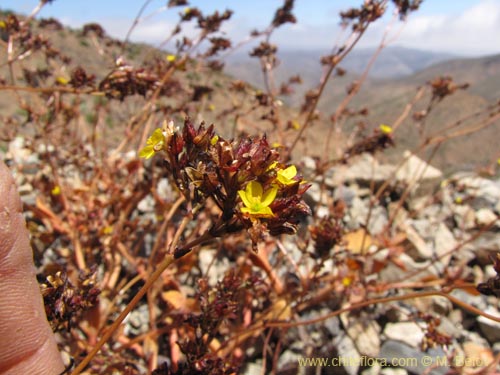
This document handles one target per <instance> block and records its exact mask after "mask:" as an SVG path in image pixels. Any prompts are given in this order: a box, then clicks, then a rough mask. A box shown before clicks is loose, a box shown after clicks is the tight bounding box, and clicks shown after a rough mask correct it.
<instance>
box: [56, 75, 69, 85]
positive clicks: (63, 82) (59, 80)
mask: <svg viewBox="0 0 500 375" xmlns="http://www.w3.org/2000/svg"><path fill="white" fill-rule="evenodd" d="M56 82H57V83H59V84H61V85H67V84H68V83H69V80H68V79H67V78H64V77H62V76H59V77H57V78H56Z"/></svg>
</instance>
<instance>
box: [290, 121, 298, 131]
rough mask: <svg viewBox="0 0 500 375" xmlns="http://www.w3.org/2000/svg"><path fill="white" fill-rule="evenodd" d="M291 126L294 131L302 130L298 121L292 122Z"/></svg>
mask: <svg viewBox="0 0 500 375" xmlns="http://www.w3.org/2000/svg"><path fill="white" fill-rule="evenodd" d="M291 126H292V129H294V130H299V129H300V124H299V122H298V121H297V120H293V121H292V122H291Z"/></svg>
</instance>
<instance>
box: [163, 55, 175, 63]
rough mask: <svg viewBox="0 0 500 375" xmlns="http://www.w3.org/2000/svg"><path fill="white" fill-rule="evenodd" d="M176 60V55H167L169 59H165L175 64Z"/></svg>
mask: <svg viewBox="0 0 500 375" xmlns="http://www.w3.org/2000/svg"><path fill="white" fill-rule="evenodd" d="M176 58H177V56H175V55H167V57H165V59H167V61H168V62H174V61H175V59H176Z"/></svg>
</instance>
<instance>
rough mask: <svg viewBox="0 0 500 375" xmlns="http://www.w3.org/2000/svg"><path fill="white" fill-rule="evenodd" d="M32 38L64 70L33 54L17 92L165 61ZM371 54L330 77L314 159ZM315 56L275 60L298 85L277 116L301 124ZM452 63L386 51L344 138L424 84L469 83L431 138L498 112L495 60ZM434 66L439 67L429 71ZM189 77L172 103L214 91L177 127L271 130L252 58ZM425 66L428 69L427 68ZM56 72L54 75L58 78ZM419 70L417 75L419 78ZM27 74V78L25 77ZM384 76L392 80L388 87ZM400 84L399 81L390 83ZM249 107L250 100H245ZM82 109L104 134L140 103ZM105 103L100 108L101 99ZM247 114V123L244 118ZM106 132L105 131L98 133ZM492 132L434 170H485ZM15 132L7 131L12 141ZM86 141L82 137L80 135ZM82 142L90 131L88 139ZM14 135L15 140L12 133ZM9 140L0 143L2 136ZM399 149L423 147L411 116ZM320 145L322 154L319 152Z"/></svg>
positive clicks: (315, 73) (52, 32) (148, 53)
mask: <svg viewBox="0 0 500 375" xmlns="http://www.w3.org/2000/svg"><path fill="white" fill-rule="evenodd" d="M33 28H34V31H35V33H39V34H40V35H42V36H44V37H46V38H48V39H50V41H51V43H52V46H53V47H54V49H56V50H59V51H63V52H64V55H66V56H67V57H68V58H69V59H70V62H69V64H65V65H62V68H61V66H57V65H54V64H51V63H49V64H47V62H46V61H45V60H44V58H43V56H38V55H35V56H33V57H31V58H30V59H29V61H27V62H25V63H23V69H24V70H20V69H19V65H16V66H15V67H14V70H13V73H14V77H13V79H14V80H15V82H16V83H17V84H19V85H23V84H27V82H28V81H27V79H29V75H30V74H31V75H33V72H36V71H37V69H38V70H40V69H41V71H43V69H48V70H52V73H53V75H54V76H55V77H58V76H59V77H63V78H66V79H67V78H69V76H70V74H71V71H72V70H73V69H75V68H76V67H78V66H85V67H86V69H87V72H88V73H89V74H91V75H95V80H96V82H99V81H100V80H102V79H104V78H105V77H106V76H107V75H108V74H110V73H111V72H112V71H113V69H114V67H115V62H116V61H115V60H116V58H117V57H118V56H122V57H123V59H124V61H125V62H126V64H128V65H129V66H131V67H132V68H133V69H143V68H144V69H145V70H146V71H154V69H158V68H157V67H156V68H155V64H157V65H158V63H159V62H162V61H163V62H164V61H165V56H166V52H163V51H158V50H155V49H154V48H152V47H150V46H148V45H145V44H135V43H130V44H127V45H126V46H125V47H124V46H122V44H121V43H120V42H119V41H117V40H113V39H112V38H109V37H107V36H106V35H105V34H104V35H103V36H102V37H96V35H95V34H92V33H90V34H89V35H85V36H84V35H83V33H82V30H72V29H68V28H60V27H55V26H54V25H52V26H50V25H49V26H45V27H40V26H39V25H37V24H36V23H35V24H34V25H33ZM372 52H373V51H372V50H360V51H356V50H355V51H354V52H353V53H352V55H349V57H348V58H347V59H346V60H345V61H344V62H343V63H342V64H341V66H342V67H344V68H346V69H347V73H346V74H345V75H344V76H342V77H334V78H333V79H332V80H331V82H330V83H329V85H328V86H327V89H326V90H325V92H324V94H323V97H322V99H321V101H320V103H319V109H320V110H321V111H322V113H323V114H322V116H321V117H320V121H319V122H318V123H317V124H316V125H315V127H314V128H313V129H312V130H311V131H309V132H308V133H306V135H307V143H306V146H305V147H306V148H311V149H312V150H313V152H318V153H320V154H321V152H322V151H321V150H323V147H321V146H322V145H323V144H324V142H325V134H326V133H327V132H328V127H329V125H328V123H329V121H328V118H329V116H330V115H331V114H332V113H333V112H334V111H335V110H336V108H337V106H338V104H339V103H340V102H341V100H342V99H343V98H344V97H345V93H346V87H348V85H349V84H351V83H352V82H353V81H354V80H356V79H357V78H358V77H359V72H360V71H361V70H362V68H363V66H364V65H365V64H366V62H367V60H368V59H369V57H370V56H371V53H372ZM2 53H4V51H3V50H2V51H1V52H0V60H1V61H2V62H5V61H6V56H5V55H1V54H2ZM319 55H320V52H319V51H309V52H307V53H302V52H297V51H280V52H279V55H278V57H279V58H280V64H279V66H278V68H277V70H276V71H275V73H274V76H273V78H274V81H275V85H276V87H278V86H279V83H280V82H282V81H284V80H286V79H288V78H289V77H290V76H292V75H295V74H299V73H300V75H301V77H302V80H303V83H302V84H301V85H297V86H294V90H295V93H294V94H293V95H291V96H290V97H283V98H282V100H283V102H284V103H285V107H282V111H284V113H287V117H288V118H299V117H298V110H297V108H299V107H300V105H301V103H302V100H303V99H302V98H303V95H304V94H305V92H306V91H307V90H308V89H310V88H311V87H314V84H315V83H316V82H318V77H319V75H320V74H321V65H320V64H319V61H318V56H319ZM449 58H451V56H450V55H447V54H436V53H429V52H425V51H418V50H411V49H404V48H395V47H394V48H387V49H386V50H384V51H383V52H382V53H381V55H380V56H379V59H378V61H377V62H376V63H375V65H374V66H373V68H372V71H371V75H370V78H369V79H368V80H367V81H366V82H365V83H364V85H363V86H362V89H361V90H360V92H359V94H358V95H357V96H356V97H355V98H354V100H353V101H352V102H351V103H350V104H349V108H350V109H356V108H358V109H359V108H364V107H366V108H368V110H369V112H368V116H367V117H366V118H363V119H360V118H357V119H355V120H348V121H347V122H346V123H345V124H344V125H343V127H344V129H345V130H346V131H347V132H346V134H347V136H349V133H350V131H351V129H352V127H353V126H354V125H355V124H356V123H358V122H359V121H362V122H363V123H364V124H366V126H367V127H368V128H369V129H370V128H373V127H377V126H378V124H380V123H392V122H393V121H395V120H396V118H397V117H398V116H399V115H400V114H401V112H402V111H403V109H404V107H405V105H406V104H407V103H408V101H409V100H411V99H412V97H413V95H414V94H415V92H416V88H417V87H418V86H421V85H424V84H426V82H428V81H430V80H431V79H433V78H434V77H436V76H439V75H451V76H453V78H454V80H455V82H457V83H463V82H468V83H470V85H471V86H470V87H469V89H468V90H466V91H459V92H457V93H456V94H455V95H454V96H453V97H451V98H446V99H445V100H443V102H442V103H440V104H439V106H437V107H436V109H435V110H434V111H433V112H432V113H431V115H430V116H429V118H428V119H427V124H426V128H427V129H440V128H442V127H444V126H447V125H449V124H450V123H452V122H454V121H457V120H459V119H460V118H463V117H465V116H467V115H468V114H470V113H472V112H474V111H477V110H478V109H480V108H483V107H485V106H487V105H488V104H491V103H495V101H496V100H498V98H499V96H500V74H498V73H499V72H500V56H490V57H483V58H476V59H462V58H460V59H453V60H447V61H446V62H439V61H443V60H446V59H449ZM434 62H438V63H437V64H434V65H430V64H432V63H434ZM189 64H190V73H185V72H183V71H178V72H176V74H175V79H174V81H173V83H172V85H170V87H171V88H172V90H173V92H175V94H176V95H177V99H175V102H176V103H178V102H179V101H181V102H182V101H186V100H187V99H188V98H190V97H193V95H195V92H196V90H198V89H199V88H203V87H215V88H216V89H215V90H209V91H208V92H207V93H206V94H203V95H202V96H201V97H200V98H199V100H198V102H197V103H196V104H195V105H193V103H191V104H189V105H187V106H186V107H185V109H184V110H183V112H182V113H183V114H182V115H179V114H175V116H174V119H176V120H179V121H180V120H181V119H182V117H183V116H184V115H185V114H189V115H190V116H191V117H194V118H196V119H198V120H206V121H207V122H209V123H210V122H215V123H216V124H217V126H218V128H219V129H220V130H219V131H221V132H222V133H223V134H232V133H233V132H234V129H239V130H244V131H246V132H249V133H262V132H264V131H266V130H268V129H269V122H268V121H266V120H264V121H263V120H262V119H263V118H266V116H267V115H268V114H267V112H266V110H265V108H264V109H263V108H261V107H260V106H259V105H258V100H256V99H255V96H254V95H255V90H254V89H252V86H254V87H257V88H259V87H260V88H261V87H262V86H263V84H262V82H263V81H262V73H261V71H260V67H259V63H258V60H256V59H250V58H249V57H248V55H247V54H245V55H244V56H243V55H242V54H241V53H240V54H235V55H234V56H233V55H229V57H228V58H227V59H226V60H225V64H226V65H225V69H224V72H217V71H212V70H210V69H206V68H204V67H203V66H201V65H199V64H198V63H197V62H196V61H190V62H189ZM429 65H430V66H429ZM54 69H56V70H54ZM417 70H418V71H417ZM29 72H31V73H29ZM0 77H3V78H4V79H5V80H6V81H7V82H8V81H10V80H11V77H10V73H9V72H8V66H7V65H6V64H3V65H2V67H1V68H0ZM383 77H393V78H391V79H386V78H383ZM394 77H398V78H394ZM234 79H238V80H246V81H247V82H249V85H247V86H246V87H247V88H246V89H244V90H243V91H242V92H240V93H236V92H235V91H234V90H233V89H232V82H233V80H234ZM53 80H54V78H49V79H48V80H46V81H43V80H42V81H41V82H39V84H40V85H41V86H44V85H45V86H47V85H50V84H52V83H53ZM21 95H22V96H23V97H25V98H26V100H27V101H28V102H30V101H31V100H32V98H31V96H30V95H29V94H26V93H22V94H21ZM66 98H68V100H69V101H72V100H75V99H76V98H75V97H73V98H71V97H66ZM249 98H251V100H249ZM78 100H81V101H82V103H80V105H79V108H80V110H81V112H82V113H83V117H84V118H85V119H86V120H87V124H79V125H78V126H79V128H80V129H85V127H86V126H88V125H91V126H92V124H93V123H95V121H98V122H99V123H104V124H106V127H108V128H109V129H113V128H116V127H120V126H125V125H126V124H127V122H129V121H130V119H131V118H132V117H133V116H134V114H135V113H137V111H138V110H140V106H141V98H138V97H136V98H134V97H130V98H127V99H126V100H125V101H123V102H122V101H119V100H111V103H110V105H111V107H110V108H112V110H111V113H101V114H100V115H99V116H101V117H102V118H100V117H99V116H98V115H96V113H98V112H99V111H98V110H96V108H97V107H99V105H100V104H99V103H101V102H100V101H98V100H97V99H95V100H89V99H88V98H85V97H80V98H78ZM103 100H105V99H103ZM173 100H174V99H173V97H172V96H170V97H169V96H165V97H164V98H161V99H160V102H159V105H160V108H164V109H162V111H164V113H165V115H167V116H168V115H169V109H168V108H169V106H171V104H172V103H174V101H173ZM428 100H429V96H428V95H427V96H426V97H424V98H423V99H422V100H421V102H420V103H419V104H417V106H416V108H415V109H416V110H421V109H423V108H424V106H425V105H426V104H427V102H428ZM15 103H16V100H15V97H14V96H11V95H3V96H2V97H1V98H0V109H1V110H2V112H3V114H4V115H9V114H11V113H14V114H15V116H16V117H17V119H18V121H19V123H23V122H24V121H25V120H26V119H25V118H24V116H25V113H24V112H23V111H19V109H18V108H17V107H16V105H15ZM241 114H245V116H241ZM101 126H102V125H101ZM497 129H498V124H496V125H495V126H494V127H490V128H488V129H485V130H484V131H481V132H477V133H475V134H473V135H472V136H470V137H466V138H462V139H457V140H455V141H453V142H448V143H445V144H444V145H443V146H442V147H441V149H440V152H439V153H438V154H437V155H436V156H435V157H434V159H433V163H434V164H435V165H437V166H438V167H440V168H443V169H447V170H456V169H461V168H466V169H469V168H475V167H476V166H480V165H482V164H484V163H487V162H490V161H491V160H495V159H496V153H495V152H496V141H495V139H496V137H495V134H496V132H497ZM11 133H12V132H11ZM84 133H85V131H84ZM87 133H88V131H87ZM109 133H110V135H109V139H110V141H111V142H117V141H118V140H113V137H114V134H115V132H113V131H110V132H109ZM10 135H12V134H10ZM2 138H3V139H5V138H6V136H5V135H3V137H2ZM396 139H397V142H396V145H397V147H396V149H395V150H393V151H390V152H389V156H390V157H391V159H392V160H393V161H397V159H398V158H399V155H400V154H401V152H402V151H404V150H405V149H408V148H410V149H412V148H414V147H415V145H416V143H417V141H418V140H419V136H418V132H417V128H416V125H415V122H414V121H412V120H411V116H409V117H408V119H407V120H406V121H405V123H404V124H403V126H401V128H400V129H399V130H398V133H397V138H396ZM337 142H338V143H337V144H339V145H341V144H344V143H345V139H344V138H343V137H339V139H337ZM318 145H319V146H320V147H318Z"/></svg>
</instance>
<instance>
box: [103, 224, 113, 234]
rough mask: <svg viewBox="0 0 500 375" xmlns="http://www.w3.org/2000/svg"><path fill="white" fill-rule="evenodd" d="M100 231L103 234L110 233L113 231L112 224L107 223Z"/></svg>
mask: <svg viewBox="0 0 500 375" xmlns="http://www.w3.org/2000/svg"><path fill="white" fill-rule="evenodd" d="M102 233H103V234H111V233H113V226H112V225H107V226H105V227H104V228H102Z"/></svg>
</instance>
